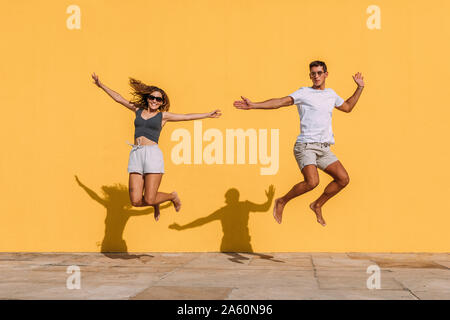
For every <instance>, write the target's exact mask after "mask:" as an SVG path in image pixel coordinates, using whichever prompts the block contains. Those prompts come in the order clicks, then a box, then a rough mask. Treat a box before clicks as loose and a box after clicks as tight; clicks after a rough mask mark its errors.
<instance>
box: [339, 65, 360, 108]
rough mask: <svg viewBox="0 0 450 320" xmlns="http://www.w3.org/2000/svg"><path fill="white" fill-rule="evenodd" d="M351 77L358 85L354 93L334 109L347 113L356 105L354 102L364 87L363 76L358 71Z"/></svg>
mask: <svg viewBox="0 0 450 320" xmlns="http://www.w3.org/2000/svg"><path fill="white" fill-rule="evenodd" d="M352 77H353V80H354V81H355V83H356V84H357V85H358V87H357V88H356V90H355V93H353V95H352V96H351V97H350V98H348V99H347V100H346V101H345V102H344V103H343V104H342V105H341V106H339V107H336V109H338V110H341V111H343V112H347V113H348V112H350V111H352V110H353V108H354V107H355V105H356V102H358V100H359V97H360V96H361V93H362V91H363V89H364V77H363V76H362V74H361V73H360V72H358V73H357V74H355V75H354V76H352Z"/></svg>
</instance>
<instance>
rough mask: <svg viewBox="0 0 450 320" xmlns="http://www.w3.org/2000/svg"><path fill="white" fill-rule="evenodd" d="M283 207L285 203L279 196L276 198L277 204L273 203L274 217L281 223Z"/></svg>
mask: <svg viewBox="0 0 450 320" xmlns="http://www.w3.org/2000/svg"><path fill="white" fill-rule="evenodd" d="M283 209H284V204H283V203H282V202H281V200H280V199H279V198H278V199H276V200H275V204H274V205H273V217H274V218H275V220H276V221H277V222H278V223H281V219H282V218H283Z"/></svg>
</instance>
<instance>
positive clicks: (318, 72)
mask: <svg viewBox="0 0 450 320" xmlns="http://www.w3.org/2000/svg"><path fill="white" fill-rule="evenodd" d="M324 73H325V72H323V71H317V72H310V73H309V75H310V76H311V77H314V76H315V75H316V74H317V75H318V76H319V77H320V76H321V75H323V74H324Z"/></svg>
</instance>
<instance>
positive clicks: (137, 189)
mask: <svg viewBox="0 0 450 320" xmlns="http://www.w3.org/2000/svg"><path fill="white" fill-rule="evenodd" d="M128 192H129V194H130V202H131V204H132V205H133V206H134V207H143V206H145V205H146V204H144V203H143V197H142V195H143V193H144V176H143V175H142V174H139V173H134V172H133V173H130V176H129V179H128Z"/></svg>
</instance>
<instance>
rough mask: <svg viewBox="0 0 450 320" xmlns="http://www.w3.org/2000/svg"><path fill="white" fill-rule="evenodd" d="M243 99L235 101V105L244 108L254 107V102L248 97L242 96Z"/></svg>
mask: <svg viewBox="0 0 450 320" xmlns="http://www.w3.org/2000/svg"><path fill="white" fill-rule="evenodd" d="M241 98H242V100H239V101H235V102H234V103H233V105H234V106H235V107H236V108H237V109H243V110H250V109H253V108H252V106H251V105H252V102H251V101H250V100H249V99H247V98H246V97H243V96H241Z"/></svg>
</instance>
